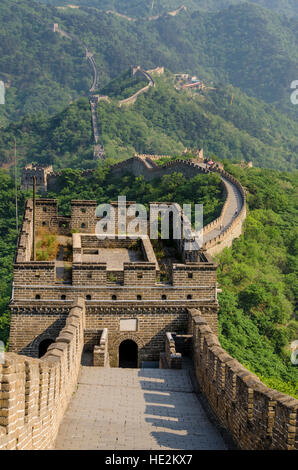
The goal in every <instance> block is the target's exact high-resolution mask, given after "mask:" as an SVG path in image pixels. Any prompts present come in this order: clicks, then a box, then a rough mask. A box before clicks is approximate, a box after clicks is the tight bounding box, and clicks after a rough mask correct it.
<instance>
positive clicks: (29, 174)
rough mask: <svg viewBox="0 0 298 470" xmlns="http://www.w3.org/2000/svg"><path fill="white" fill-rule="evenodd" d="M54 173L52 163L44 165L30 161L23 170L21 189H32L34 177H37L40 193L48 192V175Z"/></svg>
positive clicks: (37, 186)
mask: <svg viewBox="0 0 298 470" xmlns="http://www.w3.org/2000/svg"><path fill="white" fill-rule="evenodd" d="M51 173H53V167H52V165H48V166H42V165H34V163H30V164H29V165H26V166H25V168H24V169H23V171H22V179H21V189H23V190H28V189H32V178H33V176H35V177H36V189H37V190H38V192H39V193H40V194H46V192H47V189H48V175H49V174H51Z"/></svg>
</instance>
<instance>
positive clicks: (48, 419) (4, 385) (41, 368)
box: [0, 299, 85, 450]
mask: <svg viewBox="0 0 298 470" xmlns="http://www.w3.org/2000/svg"><path fill="white" fill-rule="evenodd" d="M84 327H85V304H84V301H83V299H78V300H77V301H76V302H75V303H74V305H73V308H72V309H71V310H70V312H69V315H68V317H67V320H66V325H65V327H64V328H63V329H62V330H61V332H60V334H59V336H58V338H57V339H56V341H55V343H53V344H52V345H51V346H49V348H48V350H47V352H46V354H45V355H44V356H43V357H42V358H41V359H33V358H29V357H26V356H19V355H17V354H14V353H5V357H4V363H3V364H1V365H0V402H1V409H0V449H1V450H28V449H33V450H37V449H40V450H42V449H51V448H52V447H53V445H54V441H55V438H56V435H57V432H58V428H59V425H60V423H61V420H62V418H63V415H64V412H65V410H66V407H67V405H68V403H69V401H70V398H71V396H72V393H73V392H74V390H75V387H76V384H77V378H78V374H79V370H80V363H81V354H82V349H83V345H84Z"/></svg>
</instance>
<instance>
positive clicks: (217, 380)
mask: <svg viewBox="0 0 298 470" xmlns="http://www.w3.org/2000/svg"><path fill="white" fill-rule="evenodd" d="M189 315H190V323H191V326H190V328H191V330H192V333H193V346H192V347H193V360H194V366H195V374H196V378H197V381H198V384H199V387H200V390H201V391H202V393H203V394H204V395H205V396H206V398H207V400H208V402H209V405H210V407H211V409H212V411H213V412H214V414H215V415H216V417H217V419H218V421H219V423H220V424H221V425H222V426H223V427H224V428H226V430H227V431H228V432H229V433H230V434H231V436H232V437H233V439H234V441H235V442H236V443H237V444H238V446H239V447H240V448H241V449H247V450H269V449H270V450H294V449H296V450H298V426H297V424H298V422H297V410H298V400H296V399H295V398H293V397H290V396H288V395H285V394H283V393H280V392H278V391H276V390H272V389H270V388H268V387H267V386H266V385H264V384H263V383H262V382H261V381H260V380H259V378H258V377H257V376H256V375H254V374H253V373H251V372H249V371H248V370H247V369H245V367H243V366H242V365H241V364H240V363H239V362H238V361H237V360H235V359H233V358H232V357H231V356H230V355H229V354H228V353H227V352H226V351H225V350H224V349H223V348H222V347H221V345H220V343H219V340H218V338H217V336H216V335H215V334H214V333H213V332H212V330H211V328H210V327H209V326H208V324H207V321H206V319H205V318H204V316H202V315H200V312H199V311H198V310H196V309H190V310H189Z"/></svg>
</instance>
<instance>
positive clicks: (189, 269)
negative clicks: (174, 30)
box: [0, 31, 298, 450]
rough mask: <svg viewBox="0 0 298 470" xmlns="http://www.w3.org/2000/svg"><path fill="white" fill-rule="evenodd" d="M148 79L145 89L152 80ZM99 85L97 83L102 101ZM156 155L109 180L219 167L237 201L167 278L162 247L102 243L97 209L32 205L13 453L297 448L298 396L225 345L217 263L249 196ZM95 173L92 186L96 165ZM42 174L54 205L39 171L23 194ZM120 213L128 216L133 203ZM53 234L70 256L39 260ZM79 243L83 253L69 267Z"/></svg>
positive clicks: (16, 303)
mask: <svg viewBox="0 0 298 470" xmlns="http://www.w3.org/2000/svg"><path fill="white" fill-rule="evenodd" d="M60 32H61V31H60ZM69 37H70V36H69ZM88 52H89V51H88V49H86V55H87V58H88V59H89V60H90V59H92V56H91V55H90V56H89V57H88ZM91 64H92V61H91ZM93 64H94V66H95V63H94V61H93ZM95 69H96V66H95ZM143 72H144V74H147V75H148V76H147V78H148V81H149V84H148V85H147V86H146V87H145V88H146V90H145V91H147V89H149V87H150V86H153V85H154V81H153V79H151V73H152V71H148V72H145V71H143ZM96 83H97V76H96V81H95V82H93V85H92V87H91V89H90V91H91V92H93V91H94V90H95V87H96ZM150 83H151V85H150ZM143 90H144V89H143ZM140 92H144V91H142V90H140V91H139V92H137V93H136V94H135V95H133V96H132V97H130V98H129V101H128V103H130V102H134V101H135V99H136V98H137V96H139V94H140ZM124 101H127V100H124ZM93 103H94V106H93V108H92V97H91V100H90V104H91V111H92V115H93V114H94V116H92V120H93V130H94V140H95V145H97V146H99V147H98V148H97V150H98V149H99V153H100V155H101V158H104V149H103V147H101V146H100V145H99V142H98V138H99V133H98V127H97V117H96V102H95V99H94V100H93ZM122 104H127V102H126V103H122ZM158 158H160V156H152V155H135V156H134V157H132V158H131V159H128V160H126V161H123V162H120V163H118V164H116V165H114V166H113V167H112V168H111V171H112V172H114V174H118V175H124V174H126V173H131V174H133V175H135V176H140V175H143V176H144V178H145V180H151V179H153V178H158V177H161V176H163V175H166V174H173V173H176V172H180V173H182V174H183V175H185V176H186V177H187V178H190V177H193V176H195V175H196V174H198V173H201V174H208V173H209V172H210V171H215V172H218V173H219V174H220V176H221V184H222V186H223V190H224V191H223V192H224V195H225V202H224V204H223V208H222V211H221V214H220V215H219V217H218V218H217V219H216V220H214V221H213V222H211V223H210V224H208V225H207V226H205V227H204V230H203V237H204V244H203V246H202V248H201V249H200V250H199V251H198V250H194V251H191V250H187V249H186V248H185V243H184V241H185V240H184V239H182V240H179V241H177V242H176V248H175V250H176V252H175V253H176V254H173V252H172V253H171V255H169V256H171V257H172V261H171V263H172V264H171V276H170V279H168V280H167V281H164V280H162V279H161V278H160V266H159V261H158V260H157V258H156V255H155V251H154V248H153V245H152V244H151V241H150V239H148V238H147V239H146V238H145V239H142V240H141V241H140V242H138V243H139V244H137V245H133V248H132V245H131V242H128V241H127V240H123V239H121V237H120V236H117V237H116V239H115V240H113V241H109V243H108V244H105V243H104V242H102V241H100V240H98V239H97V237H96V236H95V235H94V232H95V226H96V224H97V223H98V222H99V221H100V220H101V217H100V216H98V214H97V213H96V201H72V203H71V216H70V217H67V216H61V215H59V213H58V205H57V201H56V200H52V199H47V198H45V197H40V198H38V199H37V200H36V202H35V203H33V201H32V200H29V201H27V204H26V207H25V212H24V217H23V223H22V228H21V231H20V234H19V239H18V244H17V253H16V257H15V263H14V276H13V291H12V298H11V302H10V309H11V330H10V342H9V352H7V353H5V354H4V361H3V364H0V403H1V408H0V449H1V450H12V449H16V450H23V449H24V450H27V449H80V448H82V449H88V448H89V449H91V448H92V449H93V448H94V449H95V448H97V449H142V448H146V449H227V448H230V446H231V445H232V446H234V447H237V448H239V449H252V450H267V449H270V450H294V449H295V450H298V413H297V410H298V400H296V399H294V398H293V397H290V396H287V395H285V394H283V393H280V392H278V391H276V390H272V389H270V388H268V387H267V386H265V385H264V384H263V383H262V382H261V381H260V380H259V379H258V377H256V376H255V375H254V374H253V373H251V372H250V371H248V370H247V369H245V367H243V366H242V365H241V364H240V363H239V362H238V361H237V360H235V359H234V358H232V357H231V356H230V355H229V354H227V352H226V351H225V350H224V349H223V348H222V347H221V345H220V343H219V340H218V336H217V333H218V327H217V324H218V323H217V315H218V310H219V305H218V301H217V293H218V285H217V282H216V268H217V265H216V263H215V262H214V261H213V259H212V256H213V255H216V254H218V253H219V252H220V251H221V250H222V249H223V248H225V247H227V246H231V244H232V242H233V240H234V239H235V238H237V237H239V236H240V235H241V233H242V231H243V224H244V221H245V218H246V195H245V190H244V188H243V187H242V185H241V184H240V183H239V182H238V181H237V180H236V179H235V178H234V177H233V176H231V175H229V174H228V173H227V172H225V171H224V170H223V169H222V168H220V166H219V165H216V164H215V165H214V166H212V167H211V168H210V167H208V166H207V165H206V164H204V163H203V162H199V163H198V162H197V161H191V160H174V161H170V162H169V163H167V164H165V165H163V166H160V165H158V164H157V163H156V159H158ZM83 174H84V176H86V177H88V176H89V177H90V176H92V170H86V171H85V172H83ZM33 176H35V177H36V180H37V187H38V190H39V192H40V194H41V195H43V196H45V195H46V193H47V191H48V190H50V189H53V188H56V185H57V183H58V181H59V176H60V174H59V172H54V171H53V168H52V167H50V166H49V167H47V168H43V167H38V166H34V165H28V166H27V167H26V168H25V169H24V171H23V175H22V187H23V189H28V188H30V187H31V185H32V177H33ZM113 204H114V206H115V209H116V217H118V218H119V217H120V216H121V210H123V208H119V207H118V205H117V203H113ZM152 207H154V203H152ZM174 208H175V211H176V213H177V214H178V217H181V218H182V219H183V217H184V215H183V213H182V212H181V210H180V207H179V206H178V205H177V204H174ZM34 211H36V221H35V223H34V222H33V213H35V212H34ZM34 224H36V226H35V225H34ZM43 228H46V229H47V230H49V231H50V232H52V233H54V234H55V235H57V236H58V237H59V240H61V242H60V243H61V247H62V250H61V249H60V251H62V261H61V258H60V257H59V256H57V259H54V260H50V261H37V260H36V259H34V258H32V253H33V239H34V237H33V234H35V229H38V230H42V229H43ZM125 229H126V230H127V226H125ZM69 244H70V246H71V247H72V258H71V261H68V262H64V260H63V253H65V252H66V251H67V247H68V246H69ZM61 247H60V248H61ZM128 345H129V348H133V356H130V355H129V354H128V351H130V353H131V352H132V349H130V350H128V349H126V350H125V351H126V355H125V354H124V352H123V351H124V349H125V348H127V347H128ZM152 367H154V368H152ZM197 398H198V400H197ZM163 410H166V411H163ZM169 410H170V411H169ZM215 421H216V423H217V424H214V423H215ZM223 430H225V431H226V432H227V433H228V436H229V438H228V439H226V437H225V434H224V433H223ZM231 441H232V444H231ZM144 446H145V447H144Z"/></svg>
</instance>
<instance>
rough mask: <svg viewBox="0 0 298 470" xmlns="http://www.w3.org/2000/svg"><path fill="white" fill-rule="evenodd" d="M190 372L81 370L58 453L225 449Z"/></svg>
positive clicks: (83, 368)
mask: <svg viewBox="0 0 298 470" xmlns="http://www.w3.org/2000/svg"><path fill="white" fill-rule="evenodd" d="M226 448H227V447H226V445H225V443H224V441H223V439H222V437H221V435H220V434H219V432H218V430H217V429H216V428H215V427H214V425H213V424H211V422H210V421H209V419H208V418H207V416H206V413H205V412H204V410H203V408H202V405H201V404H200V402H199V401H198V398H197V396H196V395H195V393H194V392H193V387H192V384H191V380H190V377H189V373H188V371H187V370H167V369H163V370H162V369H117V368H109V369H104V368H97V367H86V366H85V367H82V371H81V375H80V379H79V384H78V389H77V391H76V393H75V394H74V396H73V398H72V401H71V403H70V405H69V407H68V409H67V411H66V414H65V416H64V419H63V421H62V424H61V426H60V429H59V433H58V437H57V440H56V449H64V450H67V449H84V450H87V449H105V450H116V449H118V450H125V449H126V450H142V449H145V450H151V449H155V450H158V449H182V450H195V449H210V450H215V449H216V450H217V449H226Z"/></svg>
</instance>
